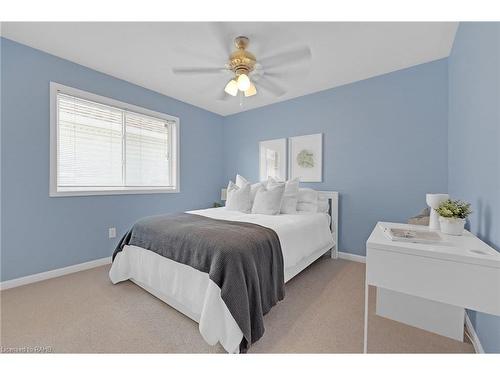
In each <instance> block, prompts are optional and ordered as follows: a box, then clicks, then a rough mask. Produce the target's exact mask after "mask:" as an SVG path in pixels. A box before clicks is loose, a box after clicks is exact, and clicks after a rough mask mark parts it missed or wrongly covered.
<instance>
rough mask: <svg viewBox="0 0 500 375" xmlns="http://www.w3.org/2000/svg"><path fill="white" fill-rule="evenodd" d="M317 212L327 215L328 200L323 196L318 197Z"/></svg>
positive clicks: (328, 208)
mask: <svg viewBox="0 0 500 375" xmlns="http://www.w3.org/2000/svg"><path fill="white" fill-rule="evenodd" d="M317 205H318V212H324V213H328V211H329V210H330V204H329V203H328V199H326V198H325V196H321V195H318V203H317Z"/></svg>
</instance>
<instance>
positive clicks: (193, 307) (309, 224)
mask: <svg viewBox="0 0 500 375" xmlns="http://www.w3.org/2000/svg"><path fill="white" fill-rule="evenodd" d="M188 213H192V214H197V215H202V216H206V217H210V218H213V219H222V220H231V221H241V222H249V223H253V224H258V225H262V226H265V227H267V228H270V229H272V230H274V231H275V232H276V234H277V235H278V237H279V240H280V244H281V249H282V252H283V261H284V268H285V282H287V281H288V280H290V279H291V278H292V277H293V276H295V275H296V274H297V273H298V272H300V271H301V270H302V269H303V268H305V267H307V265H308V264H310V263H311V262H312V261H313V260H315V259H317V258H318V257H319V256H320V255H321V254H323V253H324V252H326V251H328V250H329V249H330V248H332V247H333V246H334V241H333V237H332V234H331V231H330V217H329V216H328V215H327V214H324V213H307V214H297V215H260V214H244V213H241V212H238V211H230V210H226V209H225V208H224V207H222V208H211V209H205V210H196V211H188ZM109 276H110V279H111V281H112V282H113V283H118V282H120V281H124V280H129V279H130V280H131V281H133V282H135V283H136V284H138V285H139V286H141V287H142V288H144V289H145V290H147V291H148V292H150V293H151V294H153V295H155V296H156V297H158V298H160V299H161V300H163V301H164V302H166V303H168V304H169V305H170V306H172V307H174V308H175V309H177V310H179V311H181V312H182V313H184V314H185V315H187V316H188V317H190V318H191V319H193V320H195V321H196V322H198V323H199V330H200V333H201V335H202V337H203V338H204V339H205V341H206V342H207V343H208V344H210V345H215V344H217V342H220V343H221V345H222V346H223V347H224V349H225V350H226V351H227V352H230V353H236V352H238V351H239V344H240V342H241V339H242V337H243V334H242V332H241V330H240V329H239V327H238V325H237V324H236V322H235V320H234V318H233V317H232V316H231V313H230V312H229V310H228V309H227V307H226V305H225V303H224V301H223V300H222V298H221V295H220V288H219V287H218V286H217V285H216V284H215V283H214V282H213V281H211V280H210V279H209V277H208V274H207V273H204V272H201V271H198V270H196V269H194V268H192V267H189V266H186V265H184V264H180V263H177V262H175V261H172V260H170V259H168V258H165V257H162V256H160V255H158V254H156V253H154V252H152V251H149V250H147V249H143V248H140V247H137V246H125V247H124V248H123V250H122V251H121V252H120V253H118V254H117V256H116V258H115V260H114V262H113V265H112V267H111V270H110V273H109Z"/></svg>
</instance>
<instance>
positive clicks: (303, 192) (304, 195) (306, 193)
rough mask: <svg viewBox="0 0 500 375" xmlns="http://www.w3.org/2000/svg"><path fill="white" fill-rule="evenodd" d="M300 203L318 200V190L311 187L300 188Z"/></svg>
mask: <svg viewBox="0 0 500 375" xmlns="http://www.w3.org/2000/svg"><path fill="white" fill-rule="evenodd" d="M297 198H298V201H299V203H314V204H316V203H317V201H318V192H317V191H316V190H313V189H310V188H300V189H299V193H298V196H297Z"/></svg>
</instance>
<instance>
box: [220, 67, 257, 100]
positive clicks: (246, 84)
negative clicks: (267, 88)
mask: <svg viewBox="0 0 500 375" xmlns="http://www.w3.org/2000/svg"><path fill="white" fill-rule="evenodd" d="M238 90H239V91H243V92H244V93H245V96H246V97H249V96H253V95H255V94H257V89H256V88H255V85H254V84H253V83H252V82H251V81H250V78H248V76H247V75H246V74H244V73H242V74H240V75H239V76H238V78H235V79H232V80H230V81H229V82H228V83H227V85H226V87H225V88H224V91H225V92H226V93H228V94H229V95H231V96H236V95H238Z"/></svg>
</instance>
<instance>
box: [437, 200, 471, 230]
mask: <svg viewBox="0 0 500 375" xmlns="http://www.w3.org/2000/svg"><path fill="white" fill-rule="evenodd" d="M436 212H437V213H438V214H439V224H440V226H441V232H443V233H446V234H451V235H453V236H461V235H462V233H463V231H464V225H465V219H466V218H467V216H469V215H470V214H471V213H472V211H471V209H470V203H467V202H462V201H460V200H456V201H455V200H451V199H447V200H445V201H443V202H441V204H440V205H439V206H438V208H436Z"/></svg>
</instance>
